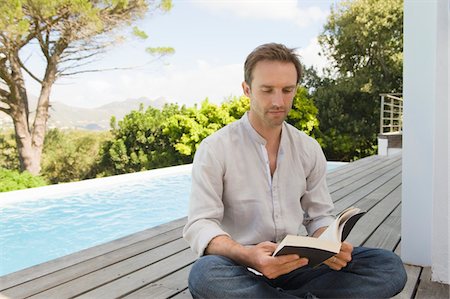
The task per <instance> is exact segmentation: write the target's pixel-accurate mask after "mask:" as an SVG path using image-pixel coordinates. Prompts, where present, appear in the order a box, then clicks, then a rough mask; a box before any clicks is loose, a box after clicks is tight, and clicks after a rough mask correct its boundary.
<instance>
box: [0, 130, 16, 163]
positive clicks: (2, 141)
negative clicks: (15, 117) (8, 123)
mask: <svg viewBox="0 0 450 299" xmlns="http://www.w3.org/2000/svg"><path fill="white" fill-rule="evenodd" d="M0 153H1V154H0V168H6V169H14V170H19V168H20V163H19V155H18V153H17V150H16V139H15V138H14V130H13V129H9V130H0Z"/></svg>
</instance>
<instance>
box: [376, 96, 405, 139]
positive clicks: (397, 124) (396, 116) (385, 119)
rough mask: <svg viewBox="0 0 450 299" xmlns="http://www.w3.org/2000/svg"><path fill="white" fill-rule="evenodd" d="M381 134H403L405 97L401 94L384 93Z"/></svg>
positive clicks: (382, 98)
mask: <svg viewBox="0 0 450 299" xmlns="http://www.w3.org/2000/svg"><path fill="white" fill-rule="evenodd" d="M380 96H381V111H380V134H386V133H401V132H402V129H403V97H402V94H401V93H382V94H380Z"/></svg>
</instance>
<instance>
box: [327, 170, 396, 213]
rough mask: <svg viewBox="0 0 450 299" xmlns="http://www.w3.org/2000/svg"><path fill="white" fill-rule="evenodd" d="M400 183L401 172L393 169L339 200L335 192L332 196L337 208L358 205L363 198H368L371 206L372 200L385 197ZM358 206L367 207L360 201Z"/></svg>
mask: <svg viewBox="0 0 450 299" xmlns="http://www.w3.org/2000/svg"><path fill="white" fill-rule="evenodd" d="M400 184H401V174H400V173H396V172H394V171H392V172H388V173H385V174H383V175H381V176H379V177H378V178H376V179H374V180H372V181H371V182H369V183H367V184H366V185H363V186H360V187H359V188H356V189H354V190H352V192H350V193H348V194H347V195H346V196H344V197H341V198H340V199H339V200H337V199H336V198H335V196H334V194H332V195H331V197H332V199H333V202H334V206H335V208H336V209H338V210H339V209H341V208H345V207H349V206H353V205H357V204H356V203H357V202H359V201H361V200H362V199H367V200H366V202H367V203H369V205H370V206H371V205H372V204H371V202H372V201H376V200H380V199H382V198H384V197H385V196H387V194H389V193H390V192H392V191H393V190H394V189H395V188H397V187H398V186H399V185H400ZM353 187H355V186H353ZM349 188H350V187H349ZM357 206H358V207H360V208H362V209H365V208H364V206H363V204H362V203H359V204H358V205H357ZM366 210H367V209H366Z"/></svg>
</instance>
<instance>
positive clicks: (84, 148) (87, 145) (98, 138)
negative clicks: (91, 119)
mask: <svg viewBox="0 0 450 299" xmlns="http://www.w3.org/2000/svg"><path fill="white" fill-rule="evenodd" d="M109 138H110V133H109V132H88V131H61V130H58V129H51V130H49V131H48V132H47V134H46V136H45V143H44V151H43V154H42V162H41V166H42V170H41V175H42V176H44V177H45V178H47V179H48V180H49V181H50V182H51V183H53V184H55V183H61V182H73V181H80V180H83V179H87V178H93V177H95V173H96V172H97V171H98V170H97V169H96V167H97V164H98V161H99V160H100V159H101V157H100V155H99V152H100V148H101V146H102V144H103V143H104V142H106V141H107V140H109Z"/></svg>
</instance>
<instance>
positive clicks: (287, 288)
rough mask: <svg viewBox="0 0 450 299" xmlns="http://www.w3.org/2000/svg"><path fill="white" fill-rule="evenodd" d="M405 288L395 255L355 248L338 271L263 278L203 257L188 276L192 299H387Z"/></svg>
mask: <svg viewBox="0 0 450 299" xmlns="http://www.w3.org/2000/svg"><path fill="white" fill-rule="evenodd" d="M405 283H406V272H405V268H404V266H403V263H402V261H401V259H400V258H399V257H398V256H397V255H396V254H394V253H393V252H391V251H387V250H383V249H372V248H364V247H355V248H354V250H353V255H352V261H351V262H350V263H348V264H347V266H346V267H345V268H343V269H342V270H340V271H335V270H332V269H330V268H329V267H328V266H326V265H321V266H319V267H316V268H314V269H313V268H311V267H309V266H305V267H302V268H299V269H297V270H294V271H292V272H290V273H288V274H285V275H282V276H280V277H278V278H275V279H268V278H266V277H264V276H259V275H256V274H253V273H252V272H250V271H248V269H247V268H246V267H244V266H241V265H238V264H236V263H235V262H233V261H232V260H230V259H228V258H226V257H223V256H217V255H206V256H203V257H201V258H199V259H198V260H197V261H196V262H195V263H194V265H193V267H192V270H191V273H190V275H189V290H190V292H191V294H192V296H193V297H194V298H315V297H319V298H374V297H375V298H387V297H392V296H394V295H395V294H397V293H399V292H400V291H401V290H402V289H403V287H404V286H405Z"/></svg>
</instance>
